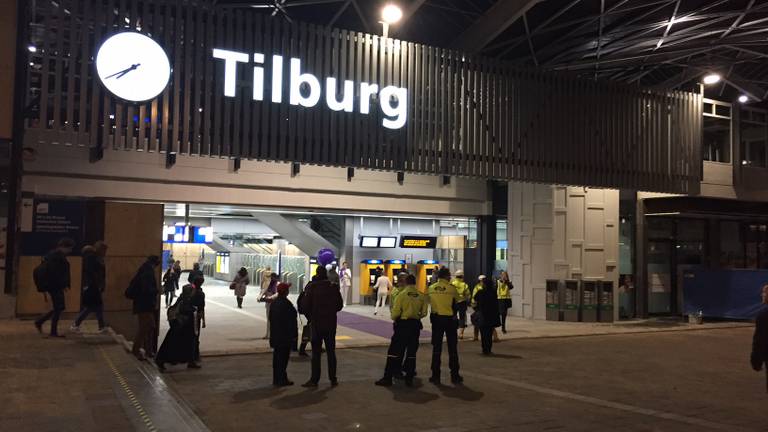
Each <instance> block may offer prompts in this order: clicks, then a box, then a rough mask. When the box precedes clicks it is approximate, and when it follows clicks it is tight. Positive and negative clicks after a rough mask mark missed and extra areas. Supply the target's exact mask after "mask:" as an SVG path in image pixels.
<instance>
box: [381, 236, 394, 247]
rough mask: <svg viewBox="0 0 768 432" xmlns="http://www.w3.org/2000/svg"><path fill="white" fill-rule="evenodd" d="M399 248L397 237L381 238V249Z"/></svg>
mask: <svg viewBox="0 0 768 432" xmlns="http://www.w3.org/2000/svg"><path fill="white" fill-rule="evenodd" d="M396 246H397V237H379V247H382V248H393V247H396Z"/></svg>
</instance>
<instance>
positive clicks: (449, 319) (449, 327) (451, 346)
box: [429, 314, 459, 378]
mask: <svg viewBox="0 0 768 432" xmlns="http://www.w3.org/2000/svg"><path fill="white" fill-rule="evenodd" d="M429 319H430V321H431V322H432V377H434V378H440V357H441V355H442V354H443V335H445V339H446V341H447V342H448V367H450V369H451V376H458V375H459V350H458V335H457V334H456V329H457V322H456V317H454V316H444V315H436V314H432V315H430V317H429Z"/></svg>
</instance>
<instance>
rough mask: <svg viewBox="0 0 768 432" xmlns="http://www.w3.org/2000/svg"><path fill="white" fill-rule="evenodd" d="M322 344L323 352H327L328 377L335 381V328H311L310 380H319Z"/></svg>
mask: <svg viewBox="0 0 768 432" xmlns="http://www.w3.org/2000/svg"><path fill="white" fill-rule="evenodd" d="M323 344H325V353H326V354H328V379H329V380H331V381H336V329H334V330H326V331H317V330H315V329H314V328H313V329H312V377H311V378H310V379H309V380H310V381H312V382H314V383H316V382H318V381H320V356H322V354H323Z"/></svg>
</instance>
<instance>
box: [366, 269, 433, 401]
mask: <svg viewBox="0 0 768 432" xmlns="http://www.w3.org/2000/svg"><path fill="white" fill-rule="evenodd" d="M400 278H402V281H403V285H405V286H404V287H403V288H401V290H400V291H399V293H398V295H397V296H396V297H395V298H394V300H393V302H392V303H394V304H393V305H392V312H391V316H392V321H394V329H395V332H394V334H393V335H392V341H391V342H390V344H389V350H388V351H387V364H386V367H385V369H384V377H383V378H382V379H380V380H378V381H376V385H378V386H384V387H389V386H391V385H392V379H393V378H397V377H399V376H400V374H401V373H402V372H405V376H404V377H403V378H404V379H405V385H407V386H408V387H411V386H412V385H413V377H414V376H415V375H416V352H417V351H418V349H419V334H420V332H421V329H422V325H421V319H422V318H424V317H425V316H427V306H428V305H429V299H428V298H427V296H426V295H425V294H423V293H421V292H420V291H419V290H417V289H416V276H414V275H405V274H401V275H398V282H400V280H401V279H400ZM401 371H402V372H401Z"/></svg>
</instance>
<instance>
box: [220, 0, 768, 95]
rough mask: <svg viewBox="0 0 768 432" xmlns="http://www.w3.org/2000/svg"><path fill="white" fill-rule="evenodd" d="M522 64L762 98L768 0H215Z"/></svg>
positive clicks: (767, 64)
mask: <svg viewBox="0 0 768 432" xmlns="http://www.w3.org/2000/svg"><path fill="white" fill-rule="evenodd" d="M387 3H394V4H397V5H398V6H399V7H400V8H401V9H402V11H403V17H402V19H401V20H400V21H399V22H398V23H396V24H393V25H392V26H391V27H390V36H391V37H395V38H398V39H402V40H407V41H413V42H419V43H424V44H428V45H433V46H439V47H446V48H456V49H460V50H462V51H466V52H469V53H479V54H482V55H484V56H489V57H495V58H499V59H503V60H504V61H507V62H510V63H512V64H516V65H520V66H523V67H531V68H537V69H540V70H548V71H561V72H564V73H569V74H576V75H579V76H582V77H585V78H589V79H598V80H612V81H617V82H621V83H625V84H631V85H638V86H643V87H655V88H661V89H686V90H691V89H695V88H696V87H697V83H698V82H701V81H702V78H703V77H704V76H705V75H707V74H711V73H716V74H719V75H720V76H721V77H722V79H721V81H720V82H719V83H717V84H715V85H711V86H708V87H706V89H705V96H706V97H710V98H713V99H719V100H725V101H735V100H737V99H738V97H739V96H742V95H745V96H747V97H748V98H749V102H747V103H749V104H757V105H761V106H763V107H766V106H768V105H767V104H766V99H768V0H684V1H683V0H396V1H395V0H392V1H383V0H263V1H254V0H220V1H218V2H217V4H218V5H222V6H235V7H249V8H258V9H263V10H264V13H267V14H271V15H273V16H274V17H275V18H276V19H284V20H289V21H292V20H296V21H304V22H310V23H314V24H319V25H327V26H333V27H340V28H344V29H349V30H355V31H364V32H369V33H377V34H380V33H381V24H380V23H379V21H380V20H381V18H380V14H381V9H382V7H383V6H384V5H385V4H387Z"/></svg>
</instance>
